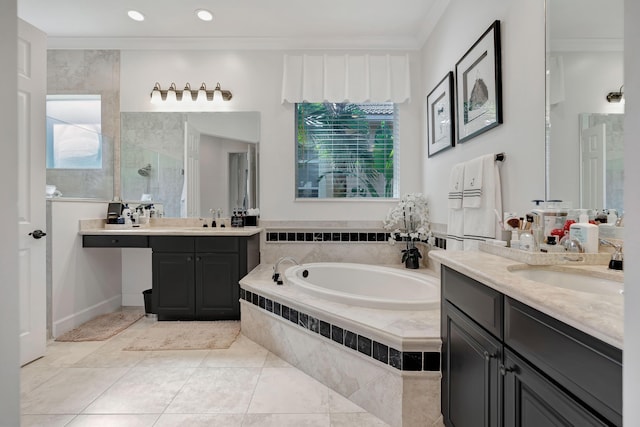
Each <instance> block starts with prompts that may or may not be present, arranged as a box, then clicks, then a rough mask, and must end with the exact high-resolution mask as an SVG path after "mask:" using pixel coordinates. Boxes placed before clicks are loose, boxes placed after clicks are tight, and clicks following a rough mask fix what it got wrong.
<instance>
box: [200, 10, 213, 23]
mask: <svg viewBox="0 0 640 427" xmlns="http://www.w3.org/2000/svg"><path fill="white" fill-rule="evenodd" d="M196 15H197V16H198V18H200V19H201V20H202V21H212V20H213V14H212V13H211V12H209V11H208V10H206V9H198V10H196Z"/></svg>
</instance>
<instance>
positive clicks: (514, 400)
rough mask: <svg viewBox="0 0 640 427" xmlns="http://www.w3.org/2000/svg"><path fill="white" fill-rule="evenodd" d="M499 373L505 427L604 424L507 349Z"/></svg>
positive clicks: (604, 424) (585, 426) (584, 426)
mask: <svg viewBox="0 0 640 427" xmlns="http://www.w3.org/2000/svg"><path fill="white" fill-rule="evenodd" d="M503 373H504V376H505V377H504V418H505V419H504V425H505V427H547V426H549V427H556V426H580V427H588V426H606V425H608V424H606V423H604V422H603V421H601V420H599V419H598V418H596V417H595V416H594V415H593V414H592V413H591V412H589V411H588V410H587V409H585V408H584V407H583V406H582V405H581V404H580V403H579V402H578V401H577V400H575V399H574V398H573V397H572V396H570V395H569V394H567V393H565V392H564V391H563V390H562V389H560V388H559V387H557V386H556V385H555V384H554V383H552V382H551V381H549V380H548V379H547V378H546V377H544V376H543V375H542V374H539V373H538V372H537V371H535V370H533V368H531V367H530V366H529V365H528V364H527V363H526V362H524V361H523V360H522V359H520V358H519V357H517V356H516V355H515V354H514V353H512V352H511V351H509V350H508V349H506V350H505V360H504V370H503Z"/></svg>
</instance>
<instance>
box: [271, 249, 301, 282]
mask: <svg viewBox="0 0 640 427" xmlns="http://www.w3.org/2000/svg"><path fill="white" fill-rule="evenodd" d="M285 261H289V262H292V263H294V264H295V265H300V263H298V261H296V259H295V258H293V257H290V256H283V257H282V258H280V259H279V260H278V261H276V264H275V265H274V266H273V275H272V276H271V279H273V281H274V282H276V284H277V285H282V284H283V283H284V282H283V281H282V279H281V278H280V272H279V271H278V269H279V268H280V264H282V263H283V262H285Z"/></svg>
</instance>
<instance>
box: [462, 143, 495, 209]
mask: <svg viewBox="0 0 640 427" xmlns="http://www.w3.org/2000/svg"><path fill="white" fill-rule="evenodd" d="M485 157H488V156H482V157H478V158H475V159H473V160H469V161H468V162H466V163H465V164H464V187H463V191H462V206H463V207H465V208H479V207H480V206H481V204H482V182H483V172H482V171H483V163H484V160H485ZM492 163H493V162H492Z"/></svg>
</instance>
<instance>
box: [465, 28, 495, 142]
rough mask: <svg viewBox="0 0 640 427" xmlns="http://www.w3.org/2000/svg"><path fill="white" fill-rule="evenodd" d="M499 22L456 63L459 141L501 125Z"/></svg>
mask: <svg viewBox="0 0 640 427" xmlns="http://www.w3.org/2000/svg"><path fill="white" fill-rule="evenodd" d="M500 50H501V49H500V21H499V20H496V21H494V22H493V24H491V26H490V27H489V28H488V29H487V30H486V31H485V32H484V34H482V36H480V38H479V39H478V40H477V41H476V42H475V43H474V44H473V46H471V48H470V49H469V50H468V51H467V52H466V53H465V54H464V56H463V57H462V58H460V60H459V61H458V62H457V63H456V123H457V132H456V134H457V137H458V139H457V141H458V143H460V142H465V141H468V140H470V139H471V138H474V137H476V136H478V135H480V134H482V133H484V132H486V131H488V130H490V129H492V128H494V127H496V126H499V125H500V124H502V72H501V52H500Z"/></svg>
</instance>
